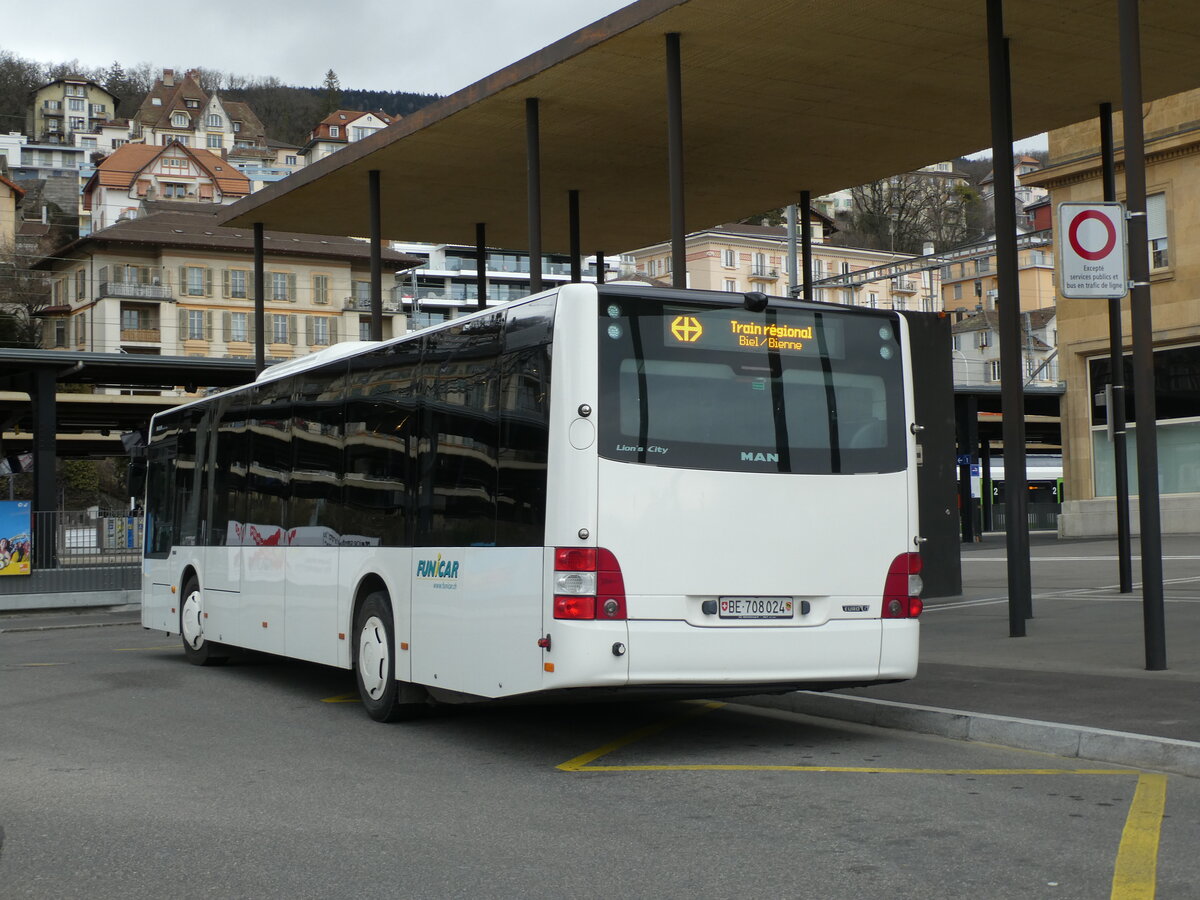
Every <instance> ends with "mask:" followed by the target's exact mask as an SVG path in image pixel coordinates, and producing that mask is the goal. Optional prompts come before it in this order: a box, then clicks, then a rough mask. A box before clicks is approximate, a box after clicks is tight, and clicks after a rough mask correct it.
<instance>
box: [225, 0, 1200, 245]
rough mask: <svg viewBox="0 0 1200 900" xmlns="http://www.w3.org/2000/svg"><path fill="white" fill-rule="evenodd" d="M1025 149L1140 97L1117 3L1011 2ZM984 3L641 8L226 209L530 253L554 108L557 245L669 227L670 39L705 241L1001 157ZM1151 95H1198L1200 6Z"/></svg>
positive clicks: (837, 1) (1157, 35)
mask: <svg viewBox="0 0 1200 900" xmlns="http://www.w3.org/2000/svg"><path fill="white" fill-rule="evenodd" d="M1004 6H1005V30H1006V33H1007V35H1008V36H1009V38H1010V58H1011V66H1012V71H1013V87H1012V90H1013V119H1014V131H1015V134H1016V135H1017V137H1018V138H1020V137H1023V136H1028V135H1032V134H1037V133H1040V132H1042V131H1046V130H1049V129H1052V128H1056V127H1060V126H1063V125H1067V124H1070V123H1074V122H1079V121H1083V120H1086V119H1089V118H1093V117H1095V115H1096V113H1097V105H1098V104H1099V103H1101V102H1104V101H1108V102H1112V103H1113V104H1114V106H1119V105H1120V99H1121V90H1120V88H1121V85H1120V77H1119V56H1118V31H1117V21H1116V0H1057V2H1054V3H1046V2H1044V0H1006V2H1005V4H1004ZM985 13H986V3H985V2H984V0H904V2H898V0H855V2H853V3H847V2H845V0H755V2H753V3H748V4H747V3H741V4H738V3H730V2H728V0H639V2H636V3H633V4H631V5H630V6H627V7H625V8H624V9H621V10H618V11H617V12H615V13H613V14H612V15H610V16H608V17H606V18H604V19H602V20H600V21H599V22H596V23H594V24H593V25H591V26H588V27H587V28H584V29H581V30H580V31H578V32H576V33H574V34H572V35H569V36H568V37H566V38H563V39H562V40H560V41H558V42H556V43H554V44H552V45H550V46H549V47H546V48H544V49H543V50H540V51H538V52H537V53H535V54H533V55H531V56H529V57H527V58H525V59H523V60H521V61H519V62H517V63H514V64H513V65H511V66H508V67H507V68H505V69H502V70H501V71H499V72H496V73H495V74H493V75H491V76H489V77H488V78H485V79H483V80H482V81H479V82H477V83H475V84H473V85H471V86H469V87H467V88H464V89H463V90H461V91H459V92H457V93H455V94H452V95H451V96H449V97H446V98H444V99H442V100H439V101H438V102H436V103H434V104H432V105H430V106H427V107H425V108H423V109H421V110H418V111H417V112H416V113H413V114H412V115H410V116H407V117H405V118H403V119H401V120H399V121H398V122H396V123H395V124H393V125H392V126H390V127H389V128H386V129H383V130H381V131H379V132H377V133H376V134H375V135H373V136H371V137H369V138H366V139H364V140H362V141H358V142H356V143H352V144H350V145H349V146H348V147H347V148H346V149H344V150H341V151H339V152H338V153H336V154H333V155H331V156H329V157H327V158H325V159H323V160H319V161H318V162H316V163H314V164H313V165H311V166H308V167H306V168H304V169H302V170H300V171H298V172H296V173H294V174H293V175H291V176H289V177H288V178H286V179H284V180H282V181H280V182H276V183H275V184H273V185H271V186H269V187H267V188H265V189H264V190H262V191H260V192H258V193H256V194H254V195H252V196H250V197H247V198H245V199H244V200H241V201H239V202H238V203H236V204H234V205H233V206H231V207H228V209H227V212H225V215H227V216H228V217H229V221H230V222H231V223H233V224H236V225H240V226H243V227H248V226H249V225H251V224H252V223H254V222H262V223H263V224H264V226H265V227H267V228H272V229H285V230H291V231H307V230H311V231H320V232H323V233H327V234H328V233H338V234H356V235H366V234H369V233H370V228H369V219H368V201H367V197H368V195H367V182H368V175H367V173H368V171H369V170H371V169H378V170H379V171H380V173H381V176H380V180H381V190H382V208H383V211H382V230H383V236H384V237H385V238H390V239H406V240H422V241H443V242H447V243H460V244H468V245H470V244H473V243H474V235H475V223H476V222H485V223H486V224H487V241H488V244H489V245H491V246H507V247H514V248H520V247H526V246H528V228H527V220H526V159H525V100H526V98H528V97H536V98H538V99H539V101H540V125H541V160H542V172H541V178H542V215H543V248H544V250H545V251H547V252H549V251H565V250H567V249H568V244H569V242H568V222H567V191H568V190H571V189H577V190H579V191H580V209H581V230H582V249H583V251H584V252H585V253H590V252H594V251H596V250H602V251H605V252H608V253H613V252H617V251H620V250H623V249H627V248H630V247H640V246H646V245H649V244H654V243H657V242H659V241H662V240H664V239H665V238H666V237H668V236H669V233H670V218H669V208H668V177H667V129H666V106H667V101H666V76H665V49H664V37H663V36H664V34H666V33H668V32H679V33H680V35H681V47H682V68H683V73H682V80H683V115H684V143H685V151H684V157H685V162H684V176H685V181H686V190H685V196H686V215H687V228H688V230H689V231H692V230H696V229H698V228H705V227H710V226H712V225H716V224H718V223H722V222H730V221H734V220H736V219H739V218H742V217H745V216H749V215H753V214H755V213H758V212H762V211H764V210H768V209H772V208H776V207H779V206H781V205H784V204H787V203H790V202H794V201H795V200H796V198H797V196H798V194H799V192H800V191H801V190H809V191H811V192H812V194H813V196H817V195H820V194H822V193H827V192H830V191H834V190H839V189H842V188H846V187H850V186H853V185H857V184H862V183H865V182H867V181H871V180H874V179H876V178H881V177H885V176H887V175H891V174H895V173H898V172H904V171H908V170H912V169H915V168H918V167H920V166H923V165H927V164H930V163H935V162H939V161H942V160H948V159H953V158H955V157H957V156H959V155H961V154H964V153H970V152H974V151H976V150H978V149H980V148H982V147H986V146H988V145H989V144H990V143H991V131H990V119H989V107H988V79H987V66H988V60H987V29H986V18H985ZM1141 17H1142V41H1141V46H1142V71H1143V81H1144V84H1143V90H1144V96H1145V97H1146V99H1152V98H1155V97H1161V96H1166V95H1169V94H1172V93H1176V92H1178V91H1181V90H1185V89H1188V88H1192V87H1196V86H1197V85H1200V53H1197V52H1196V50H1195V48H1196V46H1197V45H1198V44H1200V4H1195V3H1184V2H1167V0H1159V2H1147V3H1143V4H1141Z"/></svg>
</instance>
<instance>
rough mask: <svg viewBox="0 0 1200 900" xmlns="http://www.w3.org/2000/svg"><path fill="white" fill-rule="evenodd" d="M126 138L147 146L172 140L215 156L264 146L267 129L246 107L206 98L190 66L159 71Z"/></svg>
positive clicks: (214, 96) (236, 101) (234, 102)
mask: <svg viewBox="0 0 1200 900" xmlns="http://www.w3.org/2000/svg"><path fill="white" fill-rule="evenodd" d="M130 128H131V134H130V138H131V139H132V140H135V141H142V142H144V143H146V144H158V145H164V144H168V143H170V142H171V141H176V142H177V143H180V144H182V145H184V146H185V147H196V148H202V149H205V150H209V151H211V152H213V153H216V154H217V155H220V154H221V152H222V151H223V150H224V151H230V150H234V149H240V150H245V149H249V148H253V147H261V148H263V149H265V148H266V132H265V130H264V128H263V124H262V122H261V121H260V120H259V118H258V116H256V115H255V114H254V111H253V110H252V109H250V107H249V106H248V105H247V104H245V103H242V102H241V101H238V100H225V99H222V98H221V97H219V96H217V95H216V94H213V95H212V96H210V95H209V94H208V93H207V92H206V91H205V90H204V88H203V87H201V85H200V80H199V78H198V73H197V72H196V71H195V70H189V71H187V72H184V73H183V75H178V74H177V73H176V72H175V71H174V70H173V69H163V72H162V76H161V77H159V78H158V79H157V80H156V81H155V83H154V86H153V87H152V88H151V89H150V92H149V93H148V94H147V95H146V98H145V99H144V100H143V101H142V105H141V106H140V107H139V108H138V110H137V112H136V113H135V114H134V116H133V119H132V120H131V123H130Z"/></svg>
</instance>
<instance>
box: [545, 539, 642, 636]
mask: <svg viewBox="0 0 1200 900" xmlns="http://www.w3.org/2000/svg"><path fill="white" fill-rule="evenodd" d="M554 572H555V576H554V579H555V595H554V618H556V619H603V620H607V621H618V620H622V619H624V618H625V617H626V613H625V579H624V578H623V577H622V575H621V565H620V563H618V562H617V558H616V557H615V556H613V554H612V553H611V552H610V551H608V550H605V549H604V548H603V547H556V548H555V550H554ZM562 573H575V574H573V575H564V574H562ZM592 585H595V587H594V588H593V587H592ZM577 587H580V588H583V587H587V588H592V590H594V591H595V593H594V594H593V593H582V592H581V593H575V592H574V591H575V589H576V588H577ZM563 589H565V590H566V591H568V592H569V593H561V594H560V593H558V591H559V590H563Z"/></svg>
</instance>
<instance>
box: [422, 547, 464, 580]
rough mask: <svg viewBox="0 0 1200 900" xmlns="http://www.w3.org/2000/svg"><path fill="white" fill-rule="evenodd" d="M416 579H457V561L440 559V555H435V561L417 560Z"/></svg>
mask: <svg viewBox="0 0 1200 900" xmlns="http://www.w3.org/2000/svg"><path fill="white" fill-rule="evenodd" d="M417 577H418V578H457V577H458V560H457V559H442V554H440V553H439V554H438V555H437V559H421V560H417Z"/></svg>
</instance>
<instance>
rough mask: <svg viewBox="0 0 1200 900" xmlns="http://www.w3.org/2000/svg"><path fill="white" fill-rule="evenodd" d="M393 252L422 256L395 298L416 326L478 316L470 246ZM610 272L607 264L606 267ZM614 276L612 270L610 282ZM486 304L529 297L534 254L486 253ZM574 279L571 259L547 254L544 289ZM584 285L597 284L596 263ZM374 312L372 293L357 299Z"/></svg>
mask: <svg viewBox="0 0 1200 900" xmlns="http://www.w3.org/2000/svg"><path fill="white" fill-rule="evenodd" d="M391 247H392V249H393V250H397V251H400V252H402V253H405V254H407V255H409V256H413V257H417V258H419V259H420V260H421V261H422V262H421V264H420V265H419V266H418V267H416V268H412V269H408V270H407V271H405V272H402V273H400V274H398V275H397V276H396V281H395V284H394V285H393V286H392V288H391V293H390V296H391V299H392V301H393V302H394V303H396V304H397V305H398V306H401V307H402V308H403V309H405V310H406V311H407V313H408V321H409V324H410V326H411V327H422V328H423V327H425V326H427V325H432V324H434V323H436V322H440V321H443V320H445V319H452V318H455V317H456V316H458V315H460V314H462V313H468V312H473V311H474V310H475V309H476V308H477V305H478V297H479V282H478V278H477V271H476V270H477V264H476V259H475V248H474V247H468V246H467V245H465V244H424V243H403V242H394V243H392V245H391ZM605 268H606V270H607V268H608V267H607V266H606V267H605ZM614 274H615V271H614V272H610V273H609V275H608V277H609V278H611V277H612V275H614ZM484 276H485V277H486V279H487V302H488V303H489V304H495V303H505V302H507V301H509V300H517V299H519V298H521V297H526V296H528V295H529V293H530V288H529V254H528V253H527V252H525V251H517V250H500V249H495V248H490V247H489V248H488V249H487V261H486V264H485V268H484ZM570 279H571V259H570V257H569V256H567V255H566V254H545V255H544V256H543V259H542V284H543V287H545V288H551V287H555V286H557V285H560V284H565V283H567V282H568V281H570ZM583 279H584V280H585V281H595V280H596V267H595V261H594V260H592V261H591V262H590V264H588V265H587V266H585V268H584V270H583ZM357 302H358V304H359V305H360V308H362V309H368V308H369V305H368V304H369V300H368V297H367V295H366V294H365V293H364V294H362V295H361V296H360V297H359V298H358V300H357Z"/></svg>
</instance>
